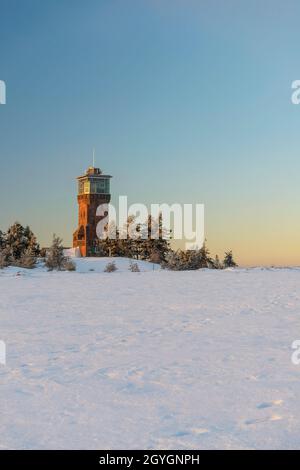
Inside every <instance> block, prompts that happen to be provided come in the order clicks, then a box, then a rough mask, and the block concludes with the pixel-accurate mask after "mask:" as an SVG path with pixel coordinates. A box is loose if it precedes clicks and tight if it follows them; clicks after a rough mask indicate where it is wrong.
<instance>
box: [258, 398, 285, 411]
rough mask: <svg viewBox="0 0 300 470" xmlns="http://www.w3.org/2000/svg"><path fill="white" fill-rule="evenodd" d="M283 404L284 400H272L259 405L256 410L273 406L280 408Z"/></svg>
mask: <svg viewBox="0 0 300 470" xmlns="http://www.w3.org/2000/svg"><path fill="white" fill-rule="evenodd" d="M282 403H283V400H272V401H265V402H262V403H260V404H259V405H257V407H256V408H258V409H260V410H261V409H263V408H270V407H271V406H273V405H277V406H280V405H282Z"/></svg>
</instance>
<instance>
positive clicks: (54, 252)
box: [45, 234, 68, 271]
mask: <svg viewBox="0 0 300 470" xmlns="http://www.w3.org/2000/svg"><path fill="white" fill-rule="evenodd" d="M67 261H68V258H67V257H66V256H65V255H64V248H63V245H62V239H61V238H59V237H57V236H56V235H55V234H54V235H53V241H52V245H51V247H50V248H49V250H47V254H46V262H45V265H46V267H47V268H48V270H49V271H53V269H56V270H57V271H63V270H64V269H65V263H66V262H67Z"/></svg>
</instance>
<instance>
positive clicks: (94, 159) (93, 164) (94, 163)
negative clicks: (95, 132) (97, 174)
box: [93, 148, 95, 168]
mask: <svg viewBox="0 0 300 470" xmlns="http://www.w3.org/2000/svg"><path fill="white" fill-rule="evenodd" d="M93 168H95V149H94V148H93Z"/></svg>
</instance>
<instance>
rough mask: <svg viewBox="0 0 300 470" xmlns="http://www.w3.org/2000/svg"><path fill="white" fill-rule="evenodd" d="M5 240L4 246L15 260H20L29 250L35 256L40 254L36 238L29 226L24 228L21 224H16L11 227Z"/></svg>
mask: <svg viewBox="0 0 300 470" xmlns="http://www.w3.org/2000/svg"><path fill="white" fill-rule="evenodd" d="M4 240H5V244H4V246H5V247H6V248H8V249H9V250H10V252H11V256H12V258H13V259H14V260H18V259H20V258H21V256H22V255H23V254H24V253H25V251H26V250H27V249H28V248H30V249H31V252H32V254H34V255H35V256H37V255H38V254H39V245H38V243H37V241H36V237H35V236H34V234H33V233H32V231H31V230H30V228H29V227H28V226H27V227H25V228H24V227H23V226H22V225H21V224H20V223H19V222H15V223H14V224H13V225H12V226H11V227H9V229H8V231H7V234H6V237H5V238H4Z"/></svg>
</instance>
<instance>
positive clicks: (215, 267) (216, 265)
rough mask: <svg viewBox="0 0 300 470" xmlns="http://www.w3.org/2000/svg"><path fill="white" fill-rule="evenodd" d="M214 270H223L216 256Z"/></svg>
mask: <svg viewBox="0 0 300 470" xmlns="http://www.w3.org/2000/svg"><path fill="white" fill-rule="evenodd" d="M214 269H223V265H222V263H221V261H220V258H219V256H218V255H216V256H215V259H214Z"/></svg>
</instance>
